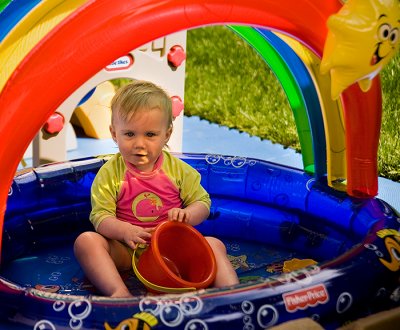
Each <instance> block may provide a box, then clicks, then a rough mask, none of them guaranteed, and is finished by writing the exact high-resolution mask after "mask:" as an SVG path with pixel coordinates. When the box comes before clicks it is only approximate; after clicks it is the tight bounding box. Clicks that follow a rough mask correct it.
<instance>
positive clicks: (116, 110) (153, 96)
mask: <svg viewBox="0 0 400 330" xmlns="http://www.w3.org/2000/svg"><path fill="white" fill-rule="evenodd" d="M139 109H148V110H151V109H160V110H163V111H165V113H166V114H167V118H168V127H171V126H172V120H173V118H172V101H171V98H170V96H169V95H168V94H167V92H165V91H164V90H163V89H162V88H161V87H159V86H157V85H155V84H153V83H152V82H149V81H144V80H134V81H132V82H131V83H129V84H127V85H125V86H123V87H121V88H120V89H118V91H117V92H116V93H115V95H114V97H113V98H112V100H111V113H112V116H111V121H112V119H113V117H114V116H115V115H116V114H118V115H119V116H121V119H123V120H129V119H130V118H131V117H132V116H133V115H134V114H135V113H136V111H137V110H139Z"/></svg>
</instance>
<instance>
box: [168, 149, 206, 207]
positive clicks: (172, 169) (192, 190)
mask: <svg viewBox="0 0 400 330" xmlns="http://www.w3.org/2000/svg"><path fill="white" fill-rule="evenodd" d="M164 156H165V158H164V164H163V168H164V170H165V172H166V174H167V175H168V177H169V178H170V179H171V181H173V182H175V184H176V186H177V187H178V189H179V192H180V197H181V199H182V201H183V206H184V207H186V206H188V205H190V204H192V203H194V202H201V203H203V204H204V205H205V206H206V207H207V208H208V210H210V206H211V199H210V196H209V194H208V193H207V191H206V190H205V189H204V188H203V186H202V185H201V175H200V173H199V172H197V171H196V169H194V168H193V167H192V166H190V165H189V164H187V163H185V162H184V161H183V160H181V159H178V158H176V157H174V156H172V155H171V154H169V153H168V152H164Z"/></svg>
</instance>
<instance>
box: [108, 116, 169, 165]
mask: <svg viewBox="0 0 400 330" xmlns="http://www.w3.org/2000/svg"><path fill="white" fill-rule="evenodd" d="M110 131H111V135H112V137H113V139H114V141H115V142H116V143H117V144H118V148H119V151H120V153H121V155H122V157H123V158H124V159H125V161H127V162H129V163H131V164H132V165H134V166H135V167H136V168H137V169H138V170H139V171H142V172H151V171H152V170H153V167H154V164H155V162H156V161H157V159H158V157H159V156H160V154H161V152H162V149H163V148H164V146H165V145H166V143H167V142H168V140H169V138H170V136H171V133H172V127H168V118H167V115H166V114H165V111H163V110H161V109H159V108H153V109H139V110H137V111H136V112H135V114H134V115H133V116H132V117H131V118H129V119H127V120H123V119H122V118H121V117H120V116H118V114H117V115H116V116H115V117H114V118H113V123H112V125H111V126H110Z"/></svg>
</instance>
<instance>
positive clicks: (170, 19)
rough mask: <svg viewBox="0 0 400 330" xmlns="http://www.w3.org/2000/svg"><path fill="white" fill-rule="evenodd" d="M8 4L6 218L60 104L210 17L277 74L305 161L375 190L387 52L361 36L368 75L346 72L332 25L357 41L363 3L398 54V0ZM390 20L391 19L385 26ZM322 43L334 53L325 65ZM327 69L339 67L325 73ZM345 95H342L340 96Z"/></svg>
mask: <svg viewBox="0 0 400 330" xmlns="http://www.w3.org/2000/svg"><path fill="white" fill-rule="evenodd" d="M361 3H362V1H361ZM344 6H348V7H349V8H350V9H351V10H352V11H351V15H352V16H350V17H349V14H348V12H349V11H348V10H347V11H343V12H341V9H342V7H344ZM0 10H2V11H1V12H0V15H1V16H0V25H2V26H0V27H1V28H0V31H2V32H1V34H0V40H1V43H0V61H1V63H4V65H3V66H2V68H1V69H0V91H1V93H0V111H1V118H2V119H1V121H0V132H1V133H2V136H3V141H2V142H1V143H0V156H2V162H1V164H0V173H1V179H2V180H1V182H2V186H1V188H0V204H1V205H2V208H1V214H0V219H1V223H2V221H3V218H4V213H5V204H6V200H7V195H8V189H9V187H10V184H11V182H12V179H13V176H14V173H15V171H16V169H17V166H18V163H19V161H20V159H21V158H22V155H23V153H24V151H25V149H26V148H27V146H28V144H29V143H30V141H31V140H32V139H33V137H34V136H35V134H36V132H37V131H38V130H39V129H40V128H41V126H42V125H43V123H44V122H45V120H46V119H47V118H48V117H49V116H50V115H51V114H52V112H53V111H54V109H56V108H57V107H58V106H59V105H60V104H61V103H62V102H63V101H64V100H65V99H66V98H67V97H68V96H69V95H70V94H71V93H72V92H74V91H75V90H76V89H77V88H78V87H79V86H81V85H82V84H83V83H84V82H85V81H86V80H88V79H89V78H90V77H91V76H93V75H94V74H95V73H97V72H98V71H99V70H101V69H102V68H104V67H105V66H106V65H108V64H109V63H111V62H112V61H113V60H114V59H115V58H118V57H120V56H123V55H125V54H126V53H128V52H129V51H130V50H132V49H135V48H138V47H139V46H141V45H143V44H145V43H147V42H149V41H152V40H154V39H157V38H159V37H162V36H165V35H167V34H170V33H173V32H177V31H179V30H184V29H191V28H195V27H199V26H204V25H210V24H228V23H229V24H234V25H232V26H231V28H232V29H233V30H234V31H235V32H237V33H238V34H239V35H241V36H242V37H243V38H244V39H245V40H247V41H248V42H249V43H250V44H251V45H252V46H253V47H254V48H255V49H256V50H257V51H258V52H259V53H260V55H261V56H262V57H263V58H264V59H265V61H266V62H267V63H268V64H269V65H270V67H271V68H272V70H273V71H274V72H275V73H276V75H277V77H278V78H279V80H280V81H281V83H282V85H283V88H284V89H285V91H286V93H287V95H288V98H289V103H290V104H291V106H292V109H293V113H294V116H295V120H296V125H297V129H298V132H299V139H300V143H301V147H302V155H303V163H304V169H305V170H306V171H307V172H311V173H314V174H315V176H316V177H317V178H319V177H323V176H327V178H328V184H329V185H331V186H333V187H336V188H337V189H346V191H347V193H348V194H349V195H351V196H355V197H361V198H364V197H373V196H375V195H376V194H377V148H378V139H379V130H380V121H381V111H382V109H381V108H382V102H381V89H380V82H379V77H378V76H377V75H376V73H377V72H379V70H380V69H381V67H382V65H381V64H382V63H384V61H386V60H388V59H386V58H384V59H383V60H382V58H383V57H382V56H381V53H382V52H381V49H378V50H376V49H374V48H368V47H369V45H370V44H371V43H375V41H369V40H370V39H371V38H370V37H371V33H370V34H368V35H367V36H366V37H364V36H362V37H363V38H361V39H363V40H362V41H364V43H363V44H361V43H356V46H358V47H364V48H365V49H362V50H366V52H367V54H368V51H371V50H373V51H374V53H373V52H371V57H374V59H375V61H374V62H371V63H369V64H368V70H369V71H368V70H367V71H365V70H364V71H365V72H364V71H363V70H362V69H364V67H363V68H360V69H357V68H356V69H357V70H358V71H360V72H361V74H362V76H361V77H360V79H358V76H357V74H356V73H358V71H357V70H356V71H357V72H356V73H354V72H352V73H351V74H348V75H347V76H346V73H347V72H346V71H345V70H344V72H343V71H340V70H336V71H335V63H337V64H338V65H341V64H342V63H341V62H340V60H341V58H339V59H337V58H335V57H334V55H332V54H335V52H334V50H335V46H336V45H335V41H334V40H335V38H334V36H333V37H332V36H330V35H329V33H330V31H329V30H328V26H329V25H331V26H332V28H333V30H334V28H335V27H336V29H337V26H338V25H340V24H338V22H339V23H340V22H347V23H350V24H349V26H350V28H349V30H348V31H344V32H343V31H340V32H341V35H343V34H345V35H346V34H347V35H348V36H349V38H348V39H349V40H350V41H351V42H350V44H351V43H352V42H353V41H354V40H353V39H354V38H356V37H357V38H358V39H360V38H359V37H360V36H359V35H358V34H357V33H358V32H357V26H354V24H353V23H354V22H356V21H357V20H356V19H355V18H357V17H358V16H357V15H358V14H360V13H359V12H360V11H361V14H364V16H363V17H368V18H370V20H369V21H367V22H366V23H365V24H369V25H370V26H371V29H372V30H373V31H375V30H377V29H378V30H379V31H380V32H381V34H382V35H383V36H384V37H385V36H386V39H387V40H388V42H391V43H392V44H393V45H394V46H393V47H392V48H393V51H391V52H393V54H394V52H395V51H396V50H397V48H398V40H397V39H394V38H392V35H393V33H392V32H393V30H394V28H395V27H397V26H398V25H399V22H398V20H397V21H396V20H394V21H393V16H396V15H397V16H398V13H399V5H398V2H396V1H378V0H377V1H374V2H371V4H370V5H369V6H362V5H360V1H358V0H353V1H348V2H347V3H346V4H345V5H342V4H341V3H340V1H337V0H327V1H325V2H324V4H323V5H321V4H320V2H319V1H318V0H296V1H295V0H289V1H286V2H285V3H276V2H275V1H270V0H253V1H247V2H246V3H243V2H242V1H240V0H233V1H229V2H224V1H218V0H211V1H206V2H205V1H200V0H185V1H179V0H169V1H152V0H148V1H141V2H140V3H138V2H126V1H123V0H113V1H111V0H91V1H87V0H86V1H85V0H71V1H67V2H66V1H61V0H57V1H41V2H40V1H37V0H36V1H33V0H32V1H27V0H25V1H22V0H18V1H17V0H15V1H1V2H0ZM363 11H364V12H363ZM365 11H366V13H365ZM346 13H347V14H346ZM365 14H367V15H365ZM377 14H379V15H378V16H377ZM346 15H347V16H346ZM397 16H396V17H397ZM382 17H384V18H385V22H383V23H384V24H383V23H382V22H380V20H382ZM121 22H123V24H122V23H121ZM329 23H331V24H329ZM363 24H364V23H363ZM388 24H389V27H390V28H389V29H387V30H385V31H383V32H382V26H383V25H385V26H387V25H388ZM390 24H391V25H390ZM396 24H397V25H396ZM369 25H368V26H369ZM110 27H112V28H110ZM392 27H393V28H392ZM363 28H364V30H365V26H363ZM270 31H273V32H274V33H271V32H270ZM374 33H375V32H374ZM385 33H386V34H385ZM132 36H134V38H132ZM353 37H354V38H353ZM352 38H353V39H352ZM358 39H357V40H358ZM364 39H365V40H364ZM371 40H373V39H371ZM345 41H346V40H345ZM353 43H354V42H353ZM344 44H345V45H346V43H345V42H344ZM365 44H367V45H368V47H367V46H364V45H365ZM324 48H326V52H327V53H328V54H329V55H331V57H328V58H327V59H325V58H324V59H323V61H322V62H321V58H323V54H324ZM359 50H360V48H357V49H355V51H359ZM351 51H352V49H347V53H345V55H348V56H345V57H354V56H353V54H352V53H351ZM376 58H378V59H379V61H380V60H382V61H381V64H379V65H380V66H379V67H378V66H374V65H378V64H377V62H379V61H378V60H376ZM387 58H389V56H388V57H387ZM324 60H325V61H324ZM350 64H354V63H350ZM342 66H343V65H342ZM364 66H367V65H364ZM319 67H321V68H322V67H323V71H325V72H331V73H332V74H331V76H330V75H328V74H321V73H320V70H319ZM370 67H371V68H370ZM344 76H345V77H347V78H346V79H340V78H341V77H344ZM333 78H335V81H333V80H331V79H333ZM356 81H359V84H356V83H355V82H356ZM353 82H354V83H353ZM333 86H334V87H335V91H334V92H333V90H334V88H333ZM360 86H361V87H360ZM49 88H51V90H50V92H49V91H48V90H49ZM338 92H341V94H340V98H339V99H337V98H336V99H335V96H336V94H337V93H338ZM331 96H332V97H333V99H332V97H331ZM0 235H1V234H0ZM0 238H1V236H0Z"/></svg>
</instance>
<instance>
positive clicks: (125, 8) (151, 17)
mask: <svg viewBox="0 0 400 330" xmlns="http://www.w3.org/2000/svg"><path fill="white" fill-rule="evenodd" d="M340 7H341V4H340V1H338V0H325V1H324V2H323V5H322V4H321V2H320V0H287V1H284V2H280V1H276V0H248V1H243V0H229V1H224V0H210V1H207V2H205V1H204V0H169V1H164V0H163V1H161V0H158V1H154V0H141V1H125V0H97V1H95V0H93V1H90V2H89V3H87V4H86V5H84V6H82V7H81V8H79V9H78V10H77V11H75V12H74V13H73V14H72V15H71V16H69V17H68V18H67V19H65V20H64V21H63V22H62V23H60V24H59V25H58V26H57V27H56V28H55V29H54V30H53V31H51V32H50V33H49V34H48V35H47V36H46V37H45V38H44V39H43V40H42V41H41V42H40V43H39V44H38V45H37V46H36V47H35V48H34V49H33V50H32V51H31V52H30V53H29V54H28V55H27V56H26V58H25V59H24V60H23V62H21V63H20V65H19V66H18V67H17V69H16V70H15V72H14V73H13V74H12V76H11V77H10V79H9V80H8V81H7V84H6V85H5V87H4V89H3V91H2V93H1V94H0V109H1V110H0V111H1V120H0V133H1V136H2V143H1V144H0V159H1V162H0V173H1V174H0V177H1V187H0V228H2V223H3V219H4V213H5V203H6V199H7V193H8V189H9V186H10V184H11V182H12V179H13V176H14V173H15V171H16V169H17V166H18V163H19V161H20V159H21V158H22V156H23V153H24V151H25V149H26V148H27V146H28V145H29V143H30V141H31V140H32V139H33V137H34V135H35V134H36V132H37V131H38V130H39V129H40V127H41V126H42V125H43V123H44V122H45V120H46V119H47V118H48V117H49V116H50V115H51V113H52V112H53V111H54V109H56V108H57V107H58V106H59V105H60V104H61V103H62V102H63V101H64V100H65V99H66V98H67V97H68V96H69V95H70V94H71V93H72V92H74V91H75V90H76V89H77V88H78V87H79V86H80V85H81V84H83V83H84V82H85V81H86V80H88V79H89V78H90V77H91V76H93V75H94V74H95V73H97V72H98V71H100V70H101V69H102V68H103V67H105V66H106V65H108V64H109V63H111V62H112V61H113V60H114V59H115V58H118V57H119V56H122V55H124V54H126V53H128V52H129V51H130V50H132V49H134V48H137V47H139V46H141V45H143V44H145V43H147V42H149V41H152V40H154V39H156V38H158V37H161V36H164V35H167V34H170V33H173V32H176V31H179V30H184V29H190V28H193V27H197V26H204V25H208V24H219V23H220V24H227V23H233V24H246V25H252V26H261V27H268V28H271V29H273V30H279V31H281V32H283V33H286V34H289V35H291V36H293V37H295V38H297V39H298V40H300V41H301V42H302V43H304V44H305V45H307V46H308V47H309V48H310V49H312V50H313V51H314V52H315V53H316V54H317V55H319V56H321V54H322V51H323V45H324V42H325V38H326V34H327V28H326V20H327V18H328V17H329V16H330V15H332V14H333V13H336V12H337V11H338V10H339V9H340ZM375 88H378V87H377V86H376V84H375ZM348 94H349V95H348V98H349V99H350V101H351V100H353V101H354V102H353V104H354V103H355V104H358V103H357V102H358V100H359V99H364V100H365V102H364V103H365V104H363V106H365V107H367V108H370V107H371V104H375V103H376V102H375V100H374V97H375V94H376V90H375V93H374V92H373V93H367V94H363V95H362V96H361V91H359V90H358V89H356V90H354V91H353V92H352V93H351V94H350V93H348ZM370 95H371V97H370ZM350 103H352V102H350ZM363 111H364V113H365V111H366V110H365V109H363ZM367 112H368V111H367ZM369 112H373V111H369ZM362 121H365V123H368V118H367V120H364V119H363V120H362ZM373 122H376V121H373ZM363 129H368V128H363ZM347 133H350V132H348V131H347ZM367 172H368V171H367ZM349 175H350V173H349ZM374 175H375V180H377V178H376V173H374ZM363 176H365V173H363ZM368 176H369V180H371V177H370V175H369V174H368ZM362 179H363V180H364V181H363V182H365V178H364V177H363V178H362ZM350 181H351V180H350V179H349V184H350V186H351V185H352V183H351V182H350ZM368 184H369V183H368ZM1 234H2V230H0V235H1ZM0 242H1V236H0Z"/></svg>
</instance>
